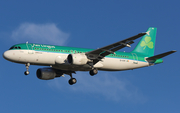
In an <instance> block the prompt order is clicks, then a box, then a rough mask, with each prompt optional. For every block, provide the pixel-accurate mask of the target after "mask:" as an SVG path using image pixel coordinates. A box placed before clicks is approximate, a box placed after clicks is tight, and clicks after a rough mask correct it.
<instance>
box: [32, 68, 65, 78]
mask: <svg viewBox="0 0 180 113" xmlns="http://www.w3.org/2000/svg"><path fill="white" fill-rule="evenodd" d="M36 75H37V77H38V78H39V79H42V80H50V79H54V78H55V77H60V76H61V75H63V73H59V72H56V71H55V70H53V69H51V68H40V69H38V70H37V71H36Z"/></svg>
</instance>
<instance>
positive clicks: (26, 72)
mask: <svg viewBox="0 0 180 113" xmlns="http://www.w3.org/2000/svg"><path fill="white" fill-rule="evenodd" d="M25 66H26V71H25V72H24V74H25V75H29V66H30V63H27V64H25Z"/></svg>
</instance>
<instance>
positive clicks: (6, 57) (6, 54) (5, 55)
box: [3, 51, 10, 60]
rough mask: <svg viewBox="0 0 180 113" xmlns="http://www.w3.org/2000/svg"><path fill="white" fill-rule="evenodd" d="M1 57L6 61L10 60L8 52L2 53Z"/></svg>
mask: <svg viewBox="0 0 180 113" xmlns="http://www.w3.org/2000/svg"><path fill="white" fill-rule="evenodd" d="M3 57H4V58H5V59H7V60H8V59H9V58H10V52H9V51H5V52H4V53H3Z"/></svg>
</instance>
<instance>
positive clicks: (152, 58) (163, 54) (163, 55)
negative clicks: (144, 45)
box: [146, 50, 176, 61]
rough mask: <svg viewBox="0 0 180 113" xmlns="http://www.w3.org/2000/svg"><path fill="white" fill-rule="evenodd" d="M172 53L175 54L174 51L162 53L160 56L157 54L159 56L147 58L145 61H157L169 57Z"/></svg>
mask: <svg viewBox="0 0 180 113" xmlns="http://www.w3.org/2000/svg"><path fill="white" fill-rule="evenodd" d="M174 52H176V50H172V51H169V52H166V53H162V54H159V55H156V56H152V57H149V58H147V59H146V60H149V61H152V60H157V59H160V58H163V57H165V56H167V55H170V54H172V53H174Z"/></svg>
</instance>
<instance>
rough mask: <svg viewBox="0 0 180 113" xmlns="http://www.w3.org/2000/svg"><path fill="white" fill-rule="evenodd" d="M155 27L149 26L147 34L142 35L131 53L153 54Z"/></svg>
mask: <svg viewBox="0 0 180 113" xmlns="http://www.w3.org/2000/svg"><path fill="white" fill-rule="evenodd" d="M156 32H157V28H154V27H150V28H149V29H148V30H147V32H146V33H147V34H146V35H144V36H143V37H142V39H141V40H140V42H139V43H138V45H137V46H136V47H135V49H134V50H133V51H132V52H131V53H138V54H143V55H146V56H153V55H154V48H155V41H156Z"/></svg>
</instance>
